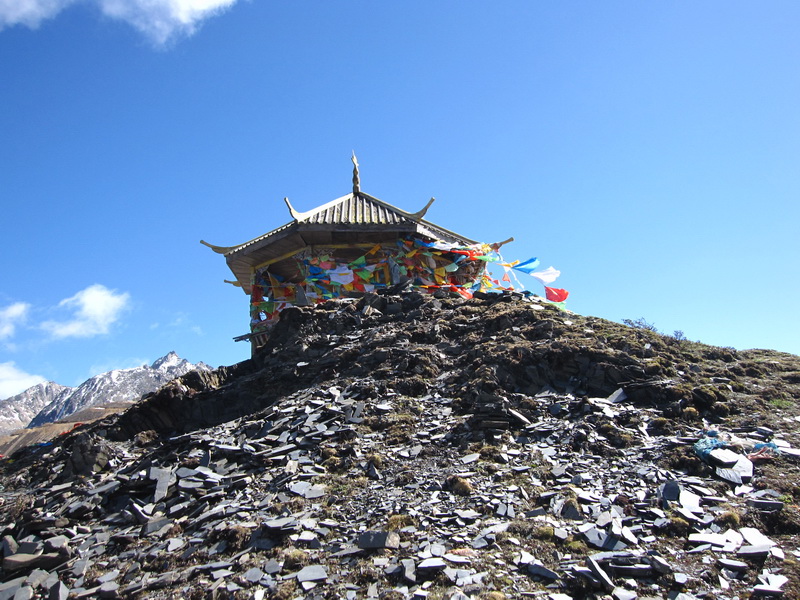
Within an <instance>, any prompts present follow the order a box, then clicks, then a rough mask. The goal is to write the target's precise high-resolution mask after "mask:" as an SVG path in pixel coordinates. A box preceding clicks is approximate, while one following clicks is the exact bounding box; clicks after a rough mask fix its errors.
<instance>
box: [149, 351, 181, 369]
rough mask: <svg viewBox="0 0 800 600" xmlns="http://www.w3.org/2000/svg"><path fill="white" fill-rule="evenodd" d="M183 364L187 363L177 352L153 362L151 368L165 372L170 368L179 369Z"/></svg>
mask: <svg viewBox="0 0 800 600" xmlns="http://www.w3.org/2000/svg"><path fill="white" fill-rule="evenodd" d="M182 362H185V361H184V359H182V358H181V357H180V356H178V355H177V354H176V353H175V351H174V350H173V351H171V352H169V353H167V354H165V355H164V356H162V357H161V358H159V359H157V360H155V361H153V364H152V365H151V368H153V369H158V370H159V371H165V370H167V369H170V368H174V367H177V366H178V365H180V364H181V363H182Z"/></svg>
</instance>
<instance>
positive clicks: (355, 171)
mask: <svg viewBox="0 0 800 600" xmlns="http://www.w3.org/2000/svg"><path fill="white" fill-rule="evenodd" d="M352 160H353V195H354V196H355V195H356V194H358V193H359V192H361V180H360V179H359V177H358V159H357V158H356V151H355V150H353V159H352Z"/></svg>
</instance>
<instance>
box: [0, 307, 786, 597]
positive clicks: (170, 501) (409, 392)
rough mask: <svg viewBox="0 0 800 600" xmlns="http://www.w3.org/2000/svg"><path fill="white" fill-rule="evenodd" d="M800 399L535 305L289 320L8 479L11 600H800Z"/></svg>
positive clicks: (778, 356) (644, 334) (708, 350)
mask: <svg viewBox="0 0 800 600" xmlns="http://www.w3.org/2000/svg"><path fill="white" fill-rule="evenodd" d="M798 398H800V358H798V357H797V356H793V355H788V354H782V353H778V352H773V351H768V350H750V351H736V350H733V349H730V348H718V347H712V346H706V345H703V344H699V343H695V342H690V341H687V340H683V339H679V338H675V337H670V336H662V335H659V334H658V333H656V332H654V331H651V330H649V329H648V328H642V327H638V328H637V327H629V326H625V325H620V324H617V323H612V322H608V321H605V320H602V319H597V318H592V317H582V316H579V315H574V314H570V313H567V312H563V311H560V310H558V309H557V308H555V307H554V306H552V305H546V304H540V303H539V302H538V300H537V299H536V298H523V297H521V296H516V295H513V294H507V295H478V296H477V297H476V298H473V299H471V300H463V299H460V298H458V299H456V298H450V297H440V298H437V297H434V296H425V295H421V294H418V293H416V292H409V293H405V294H402V295H400V296H375V295H370V296H367V297H365V298H362V299H360V300H357V301H355V300H337V301H330V302H328V303H325V304H323V305H319V306H318V307H316V308H315V309H312V308H290V309H287V310H285V311H284V312H283V313H282V315H281V319H280V321H279V322H278V323H277V324H276V326H275V328H274V330H273V332H272V336H271V339H270V340H269V342H268V344H267V346H266V347H265V348H264V349H263V350H262V351H261V352H260V353H259V354H258V355H257V356H256V357H254V358H253V359H251V360H249V361H245V362H243V363H240V364H238V365H234V366H232V367H226V368H221V369H218V370H216V371H213V372H198V371H195V372H191V373H188V374H187V375H185V376H183V377H180V378H178V379H176V380H174V381H172V382H170V383H168V384H167V385H165V386H164V387H162V388H161V389H160V390H158V391H157V392H155V393H154V394H152V395H150V396H149V397H146V398H145V399H144V400H143V401H142V402H140V403H138V404H136V405H135V406H134V407H132V408H131V409H129V410H127V411H126V412H125V413H123V414H121V415H117V416H114V417H109V418H107V419H105V420H102V421H99V422H97V423H94V424H92V425H84V426H81V427H79V428H77V429H75V430H74V431H72V432H71V433H69V434H66V435H63V436H60V437H59V438H58V439H57V440H54V441H53V443H52V444H51V445H47V446H41V447H37V448H29V449H27V450H24V451H21V452H18V453H17V454H16V455H14V456H13V457H12V459H10V460H7V461H5V462H4V463H3V464H2V472H1V473H0V482H2V485H3V486H4V491H3V492H2V500H3V504H2V507H0V509H1V510H2V515H0V516H1V517H2V523H3V526H4V536H5V537H4V538H3V556H4V558H3V563H2V581H3V582H4V583H2V584H0V598H11V597H15V595H17V594H19V595H20V596H19V597H26V598H32V597H42V598H43V597H47V598H67V597H76V598H95V597H105V598H114V597H126V598H134V597H138V598H174V597H179V596H181V597H186V598H206V597H215V598H256V599H258V598H275V599H286V600H288V599H290V598H291V599H293V598H348V599H354V598H391V599H402V598H432V599H433V598H435V599H440V598H447V599H464V598H476V599H484V600H487V599H491V600H502V599H503V598H525V597H532V598H547V599H551V600H568V599H570V598H573V599H576V600H577V599H580V598H614V599H616V600H622V599H634V598H675V599H678V600H690V599H692V598H708V599H711V598H714V599H718V600H721V599H724V598H730V599H735V598H749V597H751V596H753V595H755V596H759V595H761V596H771V597H779V596H784V597H786V598H797V597H800V563H798V556H800V537H798V534H800V510H798V507H797V502H798V500H799V499H800V478H798V473H799V472H800V470H799V469H798V467H800V463H798V462H797V461H798V457H799V456H800V451H798V450H797V449H796V448H798V447H800V434H799V433H798V421H800V411H798V409H797V400H798Z"/></svg>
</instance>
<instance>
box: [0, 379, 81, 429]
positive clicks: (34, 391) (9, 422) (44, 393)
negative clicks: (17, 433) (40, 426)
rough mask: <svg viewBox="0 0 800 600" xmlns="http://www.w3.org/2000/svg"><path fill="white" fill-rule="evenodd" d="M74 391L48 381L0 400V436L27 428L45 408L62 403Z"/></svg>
mask: <svg viewBox="0 0 800 600" xmlns="http://www.w3.org/2000/svg"><path fill="white" fill-rule="evenodd" d="M74 391H75V388H71V387H69V386H66V385H60V384H58V383H55V382H53V381H48V382H46V383H39V384H37V385H34V386H32V387H29V388H28V389H27V390H25V391H24V392H20V393H19V394H16V395H15V396H11V397H10V398H6V399H5V400H0V435H3V434H6V433H8V432H9V431H14V430H16V429H22V428H23V427H27V425H28V423H30V421H31V419H33V418H34V417H35V416H36V415H37V414H39V411H41V410H42V409H43V408H44V407H45V406H47V405H48V404H51V403H58V402H63V401H64V400H65V399H66V398H68V397H69V396H70V394H72V392H74Z"/></svg>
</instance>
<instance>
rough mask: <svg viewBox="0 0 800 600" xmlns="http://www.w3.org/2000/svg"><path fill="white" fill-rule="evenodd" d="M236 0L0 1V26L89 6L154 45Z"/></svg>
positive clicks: (192, 29)
mask: <svg viewBox="0 0 800 600" xmlns="http://www.w3.org/2000/svg"><path fill="white" fill-rule="evenodd" d="M236 2H237V0H0V29H2V28H3V27H7V26H10V25H27V26H28V27H31V28H36V27H38V26H39V25H40V24H41V22H42V21H44V20H46V19H51V18H53V17H55V16H56V15H57V14H58V13H60V12H61V11H62V10H64V9H65V8H67V7H68V6H70V5H73V4H78V3H80V4H88V5H93V6H95V7H96V8H97V9H99V10H100V12H101V13H102V14H103V15H105V16H107V17H110V18H112V19H117V20H120V21H125V22H127V23H129V24H130V25H132V26H133V27H135V28H136V29H138V30H139V31H140V32H142V33H143V34H144V35H145V36H147V37H148V38H149V39H150V40H152V41H153V42H154V43H156V44H158V45H163V44H165V43H167V42H168V41H170V40H172V39H174V38H176V37H179V36H188V35H191V34H193V33H194V32H195V31H196V30H197V28H198V27H199V26H200V23H201V22H202V21H203V20H205V19H207V18H209V17H212V16H214V15H216V14H219V13H220V12H222V11H224V10H225V9H227V8H230V7H231V6H233V5H234V4H235V3H236Z"/></svg>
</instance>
